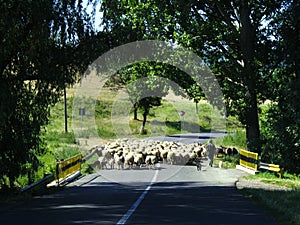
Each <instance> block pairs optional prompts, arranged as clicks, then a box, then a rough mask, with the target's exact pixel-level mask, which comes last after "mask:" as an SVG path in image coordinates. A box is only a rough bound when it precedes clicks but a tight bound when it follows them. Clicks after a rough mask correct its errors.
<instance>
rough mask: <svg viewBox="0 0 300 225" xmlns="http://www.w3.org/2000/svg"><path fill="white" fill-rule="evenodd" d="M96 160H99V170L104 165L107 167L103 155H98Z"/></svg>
mask: <svg viewBox="0 0 300 225" xmlns="http://www.w3.org/2000/svg"><path fill="white" fill-rule="evenodd" d="M98 161H99V169H100V170H103V169H104V167H105V168H106V169H107V165H106V163H107V160H106V158H105V157H104V156H100V157H99V158H98Z"/></svg>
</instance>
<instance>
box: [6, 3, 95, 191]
mask: <svg viewBox="0 0 300 225" xmlns="http://www.w3.org/2000/svg"><path fill="white" fill-rule="evenodd" d="M83 7H84V6H83V1H56V0H53V1H48V0H47V1H44V0H38V1H30V0H25V1H24V0H20V1H10V0H8V1H6V0H5V1H4V0H1V3H0V12H1V14H0V40H1V45H0V52H1V54H0V90H1V91H0V123H1V128H0V152H1V153H0V177H1V182H2V183H4V184H7V185H10V187H13V186H14V181H15V179H16V178H17V177H18V176H19V175H20V174H21V175H22V174H30V173H32V171H34V170H37V167H38V166H39V162H38V156H39V155H41V154H42V153H43V152H44V150H45V148H44V146H43V144H42V140H41V138H40V134H41V128H42V127H43V126H44V125H45V124H46V123H47V122H48V116H49V106H51V105H53V104H54V103H56V101H57V100H58V98H59V97H60V95H61V91H62V90H63V89H64V88H65V87H66V86H67V85H70V84H73V83H74V82H75V81H76V80H77V79H78V72H80V71H83V70H84V69H85V67H86V65H87V64H88V61H89V60H91V57H89V58H87V57H86V56H85V55H84V52H82V47H81V46H82V43H83V42H89V41H90V39H91V37H92V32H91V28H92V26H91V24H90V23H89V20H87V18H86V13H85V10H84V9H83ZM29 182H32V181H29Z"/></svg>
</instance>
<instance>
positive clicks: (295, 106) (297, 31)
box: [262, 1, 300, 173]
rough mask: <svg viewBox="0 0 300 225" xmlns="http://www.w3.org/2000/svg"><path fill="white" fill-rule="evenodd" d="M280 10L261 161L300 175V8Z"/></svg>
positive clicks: (287, 5)
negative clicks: (278, 165)
mask: <svg viewBox="0 0 300 225" xmlns="http://www.w3.org/2000/svg"><path fill="white" fill-rule="evenodd" d="M284 3H285V5H284V8H283V10H282V11H281V12H280V13H279V14H278V15H277V17H276V21H274V24H273V27H274V30H273V32H274V33H275V34H276V35H275V37H276V39H277V42H276V45H275V46H274V49H275V50H274V54H273V55H272V58H273V61H274V63H275V64H277V69H276V70H275V72H274V73H273V74H272V75H273V79H272V86H273V87H277V88H275V89H274V88H273V90H269V91H270V93H272V94H273V95H272V96H270V99H271V100H272V102H273V103H272V104H271V106H270V108H269V110H268V111H267V112H266V119H265V121H264V123H263V126H264V129H263V137H264V149H263V150H264V151H263V156H262V157H263V159H262V160H264V161H270V162H274V163H279V164H280V165H282V166H283V167H284V168H285V169H286V170H288V171H289V172H291V173H300V166H299V161H300V135H299V134H300V119H299V118H300V113H299V112H300V107H299V101H300V88H299V87H300V58H299V57H300V56H299V52H300V13H299V12H300V5H299V1H286V2H284Z"/></svg>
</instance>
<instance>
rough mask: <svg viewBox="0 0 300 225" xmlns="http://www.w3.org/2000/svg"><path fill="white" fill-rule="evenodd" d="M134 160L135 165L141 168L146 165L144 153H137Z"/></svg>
mask: <svg viewBox="0 0 300 225" xmlns="http://www.w3.org/2000/svg"><path fill="white" fill-rule="evenodd" d="M133 158H134V159H133V161H134V164H135V165H136V166H138V167H140V168H141V167H142V165H143V164H144V163H145V160H144V155H143V154H142V153H135V154H134V156H133Z"/></svg>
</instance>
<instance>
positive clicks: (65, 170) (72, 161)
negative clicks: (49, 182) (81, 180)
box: [56, 154, 82, 184]
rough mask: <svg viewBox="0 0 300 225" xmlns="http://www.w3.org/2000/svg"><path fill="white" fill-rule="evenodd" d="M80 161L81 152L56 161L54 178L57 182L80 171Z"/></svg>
mask: <svg viewBox="0 0 300 225" xmlns="http://www.w3.org/2000/svg"><path fill="white" fill-rule="evenodd" d="M81 163H82V154H78V155H76V156H74V157H71V158H69V159H66V160H64V161H61V162H58V163H57V164H56V180H57V183H58V184H59V183H60V182H61V181H62V180H64V179H66V178H67V177H68V176H70V175H72V174H74V173H76V172H78V171H79V172H80V170H81Z"/></svg>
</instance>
